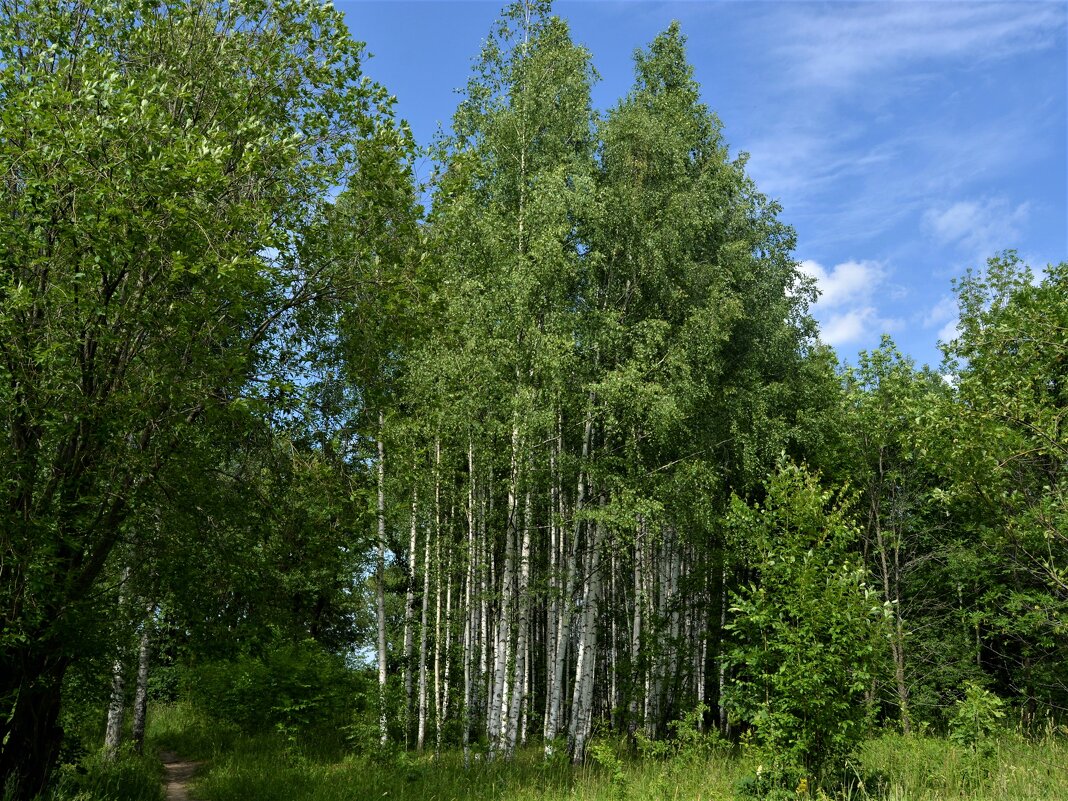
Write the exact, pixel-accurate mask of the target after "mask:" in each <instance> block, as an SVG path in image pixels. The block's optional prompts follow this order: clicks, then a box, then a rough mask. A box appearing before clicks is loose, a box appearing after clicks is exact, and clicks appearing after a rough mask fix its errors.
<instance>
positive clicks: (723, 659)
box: [716, 554, 730, 737]
mask: <svg viewBox="0 0 1068 801" xmlns="http://www.w3.org/2000/svg"><path fill="white" fill-rule="evenodd" d="M726 637H727V556H726V554H724V555H723V565H722V567H721V569H720V583H719V653H718V654H717V655H716V657H717V658H716V661H717V662H718V663H719V664H718V668H719V730H720V733H721V734H722V735H723V736H724V737H728V736H730V723H729V719H728V717H727V704H726V692H727V643H726Z"/></svg>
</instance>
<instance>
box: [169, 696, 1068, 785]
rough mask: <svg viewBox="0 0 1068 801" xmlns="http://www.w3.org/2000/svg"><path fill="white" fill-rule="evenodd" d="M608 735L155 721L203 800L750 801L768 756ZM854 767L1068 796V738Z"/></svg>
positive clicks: (920, 742)
mask: <svg viewBox="0 0 1068 801" xmlns="http://www.w3.org/2000/svg"><path fill="white" fill-rule="evenodd" d="M601 742H602V746H601V747H600V748H596V749H594V750H595V751H596V753H597V759H596V760H595V761H592V762H591V764H589V765H587V766H585V767H583V768H572V767H571V766H570V765H568V764H567V763H566V762H564V761H559V760H552V761H549V762H546V760H545V759H544V757H543V755H542V752H541V749H540V748H536V747H530V748H527V749H523V750H521V751H520V752H519V753H518V754H517V755H516V758H515V760H514V761H512V762H510V763H502V762H495V763H487V762H486V761H485V760H477V761H476V762H474V763H473V764H472V766H471V767H470V768H467V769H465V768H464V766H463V758H462V754H460V753H459V752H456V751H449V752H446V753H444V754H442V755H440V756H439V757H434V756H433V755H431V754H425V755H421V756H420V755H415V754H408V753H403V752H391V753H388V754H352V753H346V752H345V750H343V749H340V748H338V747H337V743H336V741H335V742H334V743H333V745H331V744H330V743H329V742H327V741H324V740H310V739H301V738H294V737H288V738H285V737H282V736H281V735H278V734H274V733H268V734H263V735H259V736H245V735H240V734H239V733H238V732H237V731H236V730H235V729H233V728H230V727H225V726H220V725H218V724H215V723H212V722H211V721H210V720H208V719H206V718H205V717H204V716H202V715H198V714H195V713H193V712H192V711H191V710H190V709H189V708H187V707H172V708H162V709H159V710H156V712H155V714H154V715H153V716H152V718H151V719H150V743H151V746H152V747H153V748H157V749H164V748H165V749H169V750H174V751H177V752H178V753H180V754H181V755H182V756H183V757H186V758H196V759H206V760H208V761H209V764H208V766H207V767H206V769H205V771H204V772H203V774H202V775H201V777H200V778H199V779H198V780H197V782H196V784H195V785H194V787H193V793H194V796H195V797H196V798H198V799H202V801H246V800H247V799H256V801H373V799H388V800H389V801H745V800H746V799H747V797H746V796H745V795H743V792H744V791H743V786H744V785H745V783H746V779H747V777H751V776H753V775H754V773H755V771H756V768H757V764H758V763H759V762H760V760H761V758H760V756H759V755H758V754H757V753H755V752H753V751H751V750H748V749H739V748H734V749H727V748H725V747H723V746H722V745H721V746H719V747H716V748H712V749H699V748H695V749H692V750H690V751H689V752H684V753H682V754H676V755H675V756H673V757H670V758H667V759H638V758H633V759H632V758H629V757H627V755H626V754H625V753H624V751H623V749H621V748H619V747H618V746H615V745H613V744H610V743H607V742H606V741H601ZM856 773H857V776H856V777H855V778H856V779H859V778H860V777H861V776H863V777H867V785H866V786H861V785H860V784H859V783H858V782H857V781H854V782H853V786H852V788H851V789H850V790H849V791H847V792H846V793H844V794H842V795H841V796H840V797H841V798H843V799H847V801H867V800H868V799H880V801H949V799H953V801H962V800H964V801H995V800H996V801H1005V800H1008V801H1057V799H1066V798H1068V740H1066V739H1065V738H1063V737H1061V736H1058V735H1055V734H1052V733H1051V734H1050V735H1049V736H1046V737H1044V738H1041V739H1038V740H1034V739H1025V738H1023V737H1020V736H1017V735H1011V734H1006V735H1004V736H1002V737H1001V738H1000V739H998V740H997V741H994V742H992V743H991V744H990V748H989V749H988V753H986V754H975V753H973V752H971V751H970V750H968V749H966V748H962V747H960V746H957V745H954V744H953V743H951V742H949V741H948V740H945V739H944V738H939V737H902V736H900V735H891V734H887V735H884V736H881V737H879V738H878V739H875V740H871V741H869V742H868V743H867V744H866V746H865V748H864V750H863V753H862V755H861V765H860V767H858V769H857V771H856ZM790 795H791V796H792V795H793V794H790ZM793 797H799V796H793Z"/></svg>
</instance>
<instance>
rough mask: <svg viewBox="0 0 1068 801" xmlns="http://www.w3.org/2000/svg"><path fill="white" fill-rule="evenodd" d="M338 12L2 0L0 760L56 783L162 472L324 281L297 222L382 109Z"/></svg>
mask: <svg viewBox="0 0 1068 801" xmlns="http://www.w3.org/2000/svg"><path fill="white" fill-rule="evenodd" d="M360 56H361V50H360V46H359V45H357V44H356V43H354V42H353V41H352V40H351V39H350V38H349V36H348V33H347V31H346V30H345V28H344V25H343V23H342V21H341V16H340V14H339V13H338V12H336V11H334V10H332V9H330V8H327V7H321V6H318V5H316V4H314V3H307V2H299V1H298V0H292V1H291V0H279V1H278V2H266V1H265V2H259V0H252V2H248V3H240V4H232V3H219V2H203V1H201V0H195V1H194V2H183V1H182V0H165V1H164V2H161V3H159V4H148V5H146V4H144V3H142V2H133V1H132V0H130V1H129V2H127V0H120V2H117V3H116V2H103V0H84V2H64V3H60V4H56V3H51V2H38V1H37V0H31V2H28V3H20V4H12V3H5V4H4V5H3V6H2V8H0V97H2V98H3V104H2V111H0V127H2V130H3V136H2V137H0V165H2V166H0V174H2V175H3V176H4V177H3V189H2V192H0V236H2V237H3V240H4V242H5V248H4V255H3V256H2V262H0V408H2V409H3V415H4V426H3V434H2V437H0V475H2V476H3V479H2V483H0V491H2V492H3V495H4V501H3V503H2V509H3V512H2V513H0V514H2V515H3V518H2V521H0V530H2V532H3V533H2V535H0V537H2V540H0V548H2V552H3V558H4V564H5V569H4V573H3V579H2V584H0V630H2V634H0V637H2V641H0V676H2V677H3V678H2V679H0V743H2V746H0V748H2V751H0V784H2V785H3V786H4V788H5V791H6V792H7V793H9V794H10V795H11V796H12V797H14V798H19V799H21V798H28V797H31V796H33V795H34V794H36V793H37V792H39V791H40V790H41V789H42V788H43V787H44V785H45V782H46V780H47V777H48V775H49V772H50V769H51V766H52V764H53V762H54V759H55V755H56V747H57V743H58V741H59V738H60V731H59V729H58V726H57V715H58V710H59V697H60V694H59V687H60V685H61V684H62V681H63V677H64V675H65V673H66V671H67V669H68V668H69V666H70V665H71V664H72V662H74V661H76V660H78V659H81V658H82V656H83V655H84V654H85V653H86V652H87V651H88V650H91V648H92V647H93V646H92V645H91V643H92V641H93V640H94V638H97V637H98V634H99V630H100V625H101V621H102V619H103V616H102V610H101V608H100V606H99V604H98V599H97V595H96V593H95V590H96V588H97V586H98V585H99V583H100V581H101V578H102V576H103V575H104V573H105V570H106V569H107V568H108V563H109V560H110V559H111V557H112V554H113V552H114V551H115V548H116V546H117V544H118V543H119V542H120V540H121V539H122V538H123V537H124V536H129V537H133V538H139V537H141V536H142V532H140V531H136V530H133V529H131V528H130V527H128V526H126V521H128V520H129V519H130V518H131V515H132V514H133V510H135V509H136V508H137V507H138V505H139V504H140V502H141V501H142V499H143V498H144V496H145V494H146V493H147V492H148V490H149V489H150V488H151V487H152V486H153V484H154V483H155V482H156V481H157V479H158V477H159V475H160V472H161V471H162V470H163V469H164V468H165V466H166V465H167V464H168V462H169V461H170V460H171V459H172V458H174V457H175V455H176V453H178V452H180V451H181V450H182V448H183V446H184V442H185V440H186V438H187V437H188V436H189V434H190V432H191V431H192V430H193V428H194V427H195V426H198V425H203V424H204V422H205V421H206V420H209V419H210V414H209V412H210V410H211V409H213V408H224V407H225V406H227V405H228V404H232V403H235V402H239V401H238V399H239V396H240V395H241V394H242V392H243V391H244V390H246V389H247V387H248V379H249V378H250V376H251V375H253V374H254V373H255V371H256V365H257V363H258V361H259V360H260V359H262V358H265V357H267V356H270V355H271V353H270V352H271V349H272V347H273V346H274V344H275V343H277V342H278V340H277V338H276V337H274V332H276V331H278V330H279V326H280V325H281V324H282V323H283V322H285V321H287V320H289V319H291V318H292V312H293V311H294V310H295V309H296V308H298V307H300V306H302V305H303V304H306V303H308V302H310V300H312V299H314V298H315V297H317V296H318V295H320V294H322V293H324V292H326V291H328V290H329V291H330V292H338V291H340V290H344V288H345V287H347V286H351V284H352V281H353V277H352V275H351V274H349V273H347V272H346V271H345V270H344V269H335V268H334V266H332V265H315V266H314V267H312V268H311V269H308V265H306V264H305V263H304V262H303V261H302V260H301V259H300V258H299V253H298V252H297V249H296V244H297V243H298V242H299V241H300V238H301V234H302V232H303V231H304V230H305V229H306V228H307V224H308V222H309V220H311V219H313V218H314V217H315V215H316V211H317V210H318V209H319V208H321V207H322V205H323V204H324V203H326V202H328V200H329V197H330V194H331V193H332V192H333V191H334V189H335V187H337V186H338V185H343V184H344V183H345V182H346V177H347V176H348V175H349V174H351V173H352V172H353V171H356V170H358V169H359V167H360V158H359V153H358V150H359V148H358V145H359V143H360V142H361V141H365V140H368V139H373V138H374V137H375V136H376V135H378V133H379V132H381V131H384V130H391V129H392V123H391V121H390V119H389V115H388V103H389V99H388V97H387V96H386V94H385V93H384V92H383V91H382V90H381V89H380V88H379V87H377V86H375V85H374V84H371V83H369V82H363V81H361V80H360V73H359V63H360Z"/></svg>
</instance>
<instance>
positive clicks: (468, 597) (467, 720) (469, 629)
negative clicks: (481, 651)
mask: <svg viewBox="0 0 1068 801" xmlns="http://www.w3.org/2000/svg"><path fill="white" fill-rule="evenodd" d="M467 476H468V482H467V576H466V580H465V582H464V610H465V614H464V653H463V659H464V711H463V716H464V717H463V727H464V730H463V749H464V767H470V765H471V706H472V704H473V702H474V699H473V698H472V692H471V688H472V683H473V682H472V675H471V673H472V652H473V651H474V641H475V614H476V609H475V603H474V598H473V597H472V594H473V591H472V587H473V585H474V583H475V572H476V569H477V567H476V552H475V452H474V447H473V446H472V444H471V442H470V440H468V443H467Z"/></svg>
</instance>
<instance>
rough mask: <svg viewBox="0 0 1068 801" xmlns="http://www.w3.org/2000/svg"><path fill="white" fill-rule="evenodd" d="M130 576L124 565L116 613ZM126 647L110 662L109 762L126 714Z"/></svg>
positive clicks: (115, 751)
mask: <svg viewBox="0 0 1068 801" xmlns="http://www.w3.org/2000/svg"><path fill="white" fill-rule="evenodd" d="M129 578H130V568H129V567H125V568H123V571H122V578H121V579H120V584H119V602H118V607H117V612H118V615H119V616H120V617H121V616H122V615H123V609H124V607H125V606H126V599H125V592H126V583H127V581H128V580H129ZM125 650H126V649H125V648H124V647H121V646H120V647H119V648H118V651H117V654H116V656H115V661H114V662H112V663H111V698H110V700H109V701H108V722H107V728H106V729H105V731H104V757H105V758H106V759H107V760H108V761H109V762H110V761H114V759H115V757H116V756H118V753H119V745H120V744H121V743H122V721H123V718H124V717H125V716H126V667H125V665H124V663H123V652H124V651H125Z"/></svg>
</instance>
